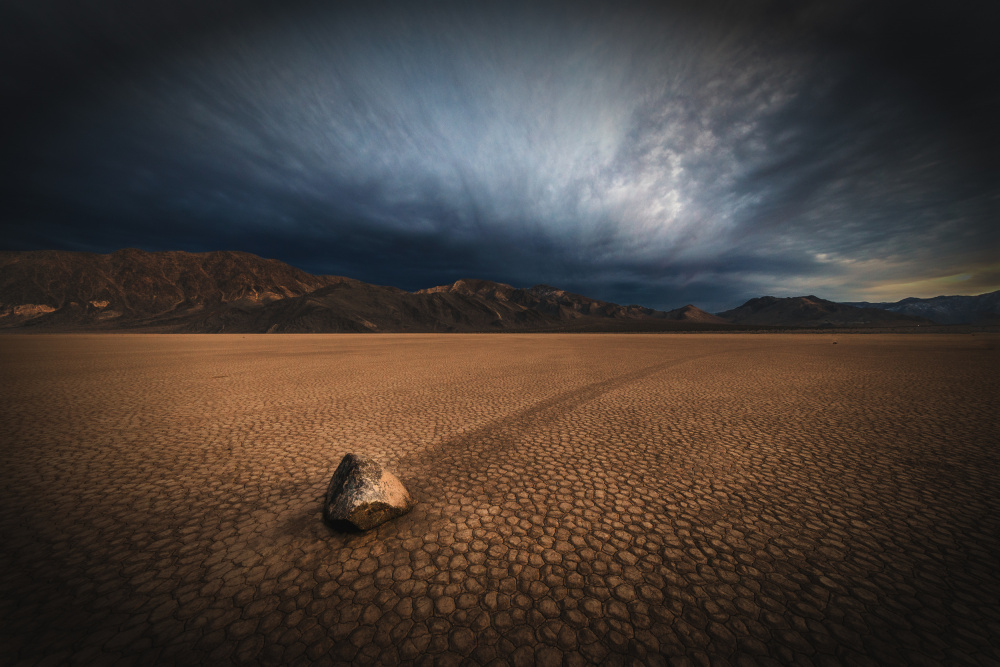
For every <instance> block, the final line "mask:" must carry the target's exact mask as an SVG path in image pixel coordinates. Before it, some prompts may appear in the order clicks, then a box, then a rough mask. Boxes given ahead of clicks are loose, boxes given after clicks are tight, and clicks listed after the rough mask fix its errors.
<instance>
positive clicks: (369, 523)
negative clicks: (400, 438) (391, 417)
mask: <svg viewBox="0 0 1000 667" xmlns="http://www.w3.org/2000/svg"><path fill="white" fill-rule="evenodd" d="M413 505H414V502H413V499H412V498H410V494H409V493H408V492H407V490H406V487H405V486H403V483H402V482H400V481H399V479H398V478H397V477H396V476H395V475H393V474H392V473H391V472H389V471H388V470H383V469H382V466H381V465H379V464H378V462H377V461H375V460H374V459H371V458H368V457H366V456H357V455H355V454H347V455H346V456H344V458H343V459H342V460H341V461H340V465H339V466H337V471H336V472H335V473H333V478H332V479H331V480H330V486H329V487H327V490H326V496H325V497H324V499H323V520H324V521H325V522H326V523H327V524H328V525H330V526H331V527H333V528H337V529H338V530H369V529H371V528H374V527H375V526H378V525H380V524H383V523H385V522H386V521H389V520H390V519H395V518H396V517H398V516H402V515H403V514H406V513H407V512H409V511H410V510H411V509H413Z"/></svg>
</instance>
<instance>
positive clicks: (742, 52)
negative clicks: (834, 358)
mask: <svg viewBox="0 0 1000 667" xmlns="http://www.w3.org/2000/svg"><path fill="white" fill-rule="evenodd" d="M997 25H1000V4H998V3H996V2H994V1H992V0H990V1H983V2H979V1H964V2H957V3H956V2H950V3H944V2H941V3H921V2H894V1H892V2H890V1H888V0H885V1H881V0H868V1H860V0H859V1H853V0H829V1H827V0H798V1H790V0H781V1H779V0H741V1H739V2H725V1H722V0H719V1H714V0H701V1H699V2H693V1H687V0H685V1H681V2H673V3H671V2H665V3H640V2H629V1H627V0H623V1H621V2H615V3H603V2H586V1H578V2H569V3H566V2H545V1H544V0H541V1H538V2H530V3H519V2H516V1H509V2H502V3H500V2H491V1H489V0H485V1H483V2H472V3H470V2H446V1H438V2H420V1H419V0H412V1H410V2H380V1H379V0H374V1H372V2H364V3H357V2H356V3H336V2H332V1H326V2H319V1H308V2H307V1H296V0H286V1H285V2H263V1H260V0H256V1H255V0H197V1H196V0H172V1H170V2H167V1H165V0H149V1H148V2H141V3H137V2H134V1H133V0H5V2H4V3H3V4H2V6H0V99H2V102H0V127H2V128H3V129H2V133H3V135H2V137H0V140H2V142H3V146H4V148H3V150H2V151H0V224H2V225H3V234H2V237H0V248H2V249H7V250H32V249H49V248H51V249H65V250H85V251H90V252H102V253H104V252H112V251H114V250H116V249H119V248H123V247H136V248H142V249H144V250H150V251H153V250H188V251H195V252H201V251H211V250H243V251H247V252H252V253H255V254H258V255H261V256H264V257H273V258H276V259H280V260H282V261H285V262H288V263H289V264H292V265H294V266H297V267H299V268H302V269H305V270H307V271H310V272H312V273H322V274H335V275H346V276H350V277H353V278H358V279H360V280H364V281H366V282H372V283H377V284H386V285H395V286H397V287H401V288H403V289H408V290H415V289H420V288H424V287H430V286H433V285H440V284H447V283H450V282H453V281H455V280H457V279H460V278H483V279H489V280H497V281H501V282H506V283H509V284H512V285H515V286H518V287H528V286H531V285H534V284H538V283H545V284H549V285H553V286H556V287H560V288H563V289H568V290H571V291H574V292H578V293H581V294H585V295H587V296H591V297H595V298H601V299H605V300H609V301H614V302H617V303H623V304H631V303H638V304H641V305H644V306H649V307H654V308H662V309H670V308H676V307H679V306H682V305H685V304H687V303H693V304H695V305H697V306H699V307H701V308H704V309H706V310H710V311H714V312H717V311H720V310H723V309H726V308H731V307H734V306H736V305H739V304H740V303H742V302H744V301H745V300H747V299H749V298H752V297H757V296H762V295H765V294H769V295H774V296H796V295H805V294H814V295H817V296H820V297H822V298H827V299H831V300H837V301H862V300H865V301H895V300H897V299H901V298H904V297H909V296H917V297H930V296H936V295H939V294H979V293H983V292H988V291H993V290H997V289H1000V252H998V251H1000V225H998V224H997V223H998V218H1000V215H998V214H1000V161H998V158H997V156H998V155H1000V130H998V123H997V118H1000V46H998V41H997V40H996V39H995V34H994V33H995V27H996V26H997Z"/></svg>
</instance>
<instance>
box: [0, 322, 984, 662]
mask: <svg viewBox="0 0 1000 667" xmlns="http://www.w3.org/2000/svg"><path fill="white" fill-rule="evenodd" d="M834 341H836V342H837V344H836V345H835V344H833V343H834ZM998 442H1000V336H998V335H995V334H988V335H878V334H871V335H854V336H851V335H836V334H800V335H795V334H788V335H785V334H771V335H745V334H718V335H714V334H700V335H445V336H437V335H361V336H352V335H302V336H294V335H284V336H264V335H258V336H249V335H248V336H224V335H214V336H213V335H207V336H199V335H186V336H181V335H178V336H172V335H114V334H112V335H33V336H4V337H3V338H2V339H0V482H2V484H0V534H2V545H3V546H2V548H0V645H2V646H3V650H2V653H3V654H5V655H6V659H7V660H11V659H12V660H11V662H14V663H17V662H18V661H19V660H20V661H21V662H23V663H24V664H36V663H46V664H59V663H84V664H94V663H101V664H103V663H114V662H116V661H117V662H120V663H121V664H152V663H171V664H177V663H204V662H208V661H219V662H242V663H264V664H296V663H304V664H305V663H319V664H322V663H345V662H351V661H353V662H358V663H384V664H395V663H399V662H417V663H421V664H422V663H425V662H426V663H432V664H458V663H460V662H468V663H469V664H476V663H483V664H485V663H489V662H491V661H499V662H500V663H508V662H510V663H513V664H532V663H537V664H544V665H549V664H551V665H558V664H566V665H574V664H584V663H601V664H616V663H617V664H628V663H636V664H657V663H664V662H669V663H677V664H685V663H686V662H691V663H695V664H697V663H702V664H707V662H708V661H710V660H712V661H713V662H712V664H727V663H733V664H737V663H741V662H749V663H750V664H766V663H768V662H775V663H798V664H840V663H848V664H850V663H857V664H941V663H946V664H996V663H997V662H1000V602H998V601H1000V568H997V561H996V558H997V554H998V553H1000V525H998V524H1000V446H998ZM347 452H357V453H364V454H369V455H372V456H375V457H377V458H379V459H380V460H381V461H383V462H384V463H385V464H386V467H387V468H389V469H390V470H392V471H394V472H395V473H397V475H398V476H399V477H400V478H401V479H402V480H403V482H404V483H405V484H406V485H407V486H408V488H409V489H410V491H411V493H412V494H413V496H414V497H415V499H416V500H417V502H418V505H417V507H416V509H415V510H414V511H413V512H411V513H410V514H408V515H406V516H404V517H402V518H400V519H397V520H395V521H393V522H390V523H388V524H385V525H383V526H381V527H379V528H378V529H376V530H374V531H371V532H370V533H366V534H362V535H344V534H339V533H335V532H332V531H330V530H329V529H328V528H326V527H325V526H324V525H323V524H322V522H321V521H320V510H321V508H320V498H321V496H322V494H323V492H324V490H325V488H326V484H327V482H328V480H329V477H330V475H332V473H333V470H334V469H335V468H336V466H337V464H338V462H339V461H340V458H341V457H342V456H343V455H344V454H345V453H347ZM0 661H2V660H0Z"/></svg>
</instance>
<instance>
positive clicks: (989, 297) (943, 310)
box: [845, 290, 1000, 325]
mask: <svg viewBox="0 0 1000 667" xmlns="http://www.w3.org/2000/svg"><path fill="white" fill-rule="evenodd" d="M845 305H848V306H856V307H859V308H878V309H881V310H887V311H889V312H892V313H899V314H901V315H912V316H914V317H925V318H927V319H929V320H933V321H935V322H937V323H938V324H981V325H990V324H1000V290H997V291H996V292H987V293H986V294H980V295H978V296H935V297H932V298H929V299H919V298H916V297H910V298H907V299H902V300H900V301H895V302H891V303H869V302H867V301H855V302H845Z"/></svg>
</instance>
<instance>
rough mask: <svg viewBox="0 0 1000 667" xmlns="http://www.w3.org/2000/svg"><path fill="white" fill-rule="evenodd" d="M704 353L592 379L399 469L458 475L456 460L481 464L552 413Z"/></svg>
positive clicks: (408, 461) (423, 453)
mask: <svg viewBox="0 0 1000 667" xmlns="http://www.w3.org/2000/svg"><path fill="white" fill-rule="evenodd" d="M705 356H708V355H700V356H697V357H692V358H689V359H681V360H675V361H667V362H663V363H660V364H653V365H652V366H648V367H646V368H641V369H639V370H637V371H632V372H631V373H626V374H624V375H621V376H617V377H614V378H611V379H609V380H603V381H600V382H594V383H593V384H589V385H586V386H583V387H579V388H577V389H572V390H570V391H567V392H565V393H562V394H558V395H556V396H553V397H551V398H548V399H545V400H544V401H541V402H539V403H537V404H535V405H532V406H531V407H529V408H528V409H526V410H524V411H522V412H520V413H518V414H515V415H511V416H509V417H507V418H505V419H503V420H502V421H499V422H495V423H488V424H484V425H483V426H480V427H478V428H476V429H473V430H472V431H469V432H467V433H463V434H461V435H460V436H458V437H457V438H454V439H452V440H450V441H448V442H446V443H443V444H441V445H440V446H438V447H437V448H436V450H435V451H426V450H423V451H421V452H420V453H419V456H411V457H410V458H409V459H406V460H403V461H400V463H399V465H400V466H401V467H403V468H413V469H418V468H419V467H420V460H421V459H430V460H431V462H430V463H429V464H428V465H429V466H431V467H440V466H442V465H448V466H449V468H448V469H449V471H450V472H452V473H453V474H461V473H462V472H463V470H464V467H463V466H462V465H461V463H460V462H462V463H464V464H465V466H468V465H476V466H477V467H481V466H482V463H483V462H484V461H487V460H488V459H489V457H490V456H492V455H493V454H495V453H496V452H498V451H499V450H502V449H504V448H505V447H509V446H511V445H513V444H515V443H516V442H517V441H518V440H519V439H520V438H522V437H524V435H525V434H526V433H528V432H529V431H530V430H531V429H532V428H535V427H536V426H538V425H539V424H541V423H543V422H545V421H546V420H547V419H550V418H552V417H553V416H556V415H559V414H561V413H564V412H567V411H570V410H573V409H575V408H577V407H579V406H581V405H583V404H585V403H587V402H588V401H592V400H594V399H595V398H597V397H598V396H601V395H602V394H605V393H607V392H609V391H612V390H614V389H617V388H619V387H625V386H627V385H629V384H631V383H633V382H636V381H638V380H640V379H642V378H645V377H649V376H651V375H655V374H656V373H659V372H661V371H664V370H666V369H667V368H670V367H671V366H676V365H678V364H682V363H689V362H693V361H695V360H697V359H701V358H703V357H705ZM477 464H478V465H477ZM453 466H454V467H453Z"/></svg>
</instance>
